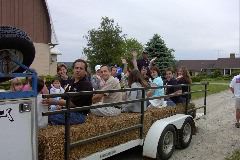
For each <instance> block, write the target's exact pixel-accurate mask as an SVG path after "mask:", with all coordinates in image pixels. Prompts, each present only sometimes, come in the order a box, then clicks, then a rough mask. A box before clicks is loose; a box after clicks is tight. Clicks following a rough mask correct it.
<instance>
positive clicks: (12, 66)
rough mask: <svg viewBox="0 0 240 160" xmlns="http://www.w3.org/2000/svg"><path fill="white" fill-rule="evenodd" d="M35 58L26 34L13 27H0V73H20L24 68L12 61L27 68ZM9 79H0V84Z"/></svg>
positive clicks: (31, 43) (31, 44)
mask: <svg viewBox="0 0 240 160" xmlns="http://www.w3.org/2000/svg"><path fill="white" fill-rule="evenodd" d="M34 57H35V48H34V45H33V42H32V41H31V40H30V38H29V37H28V36H27V34H26V33H25V32H24V31H22V30H20V29H18V28H15V27H10V26H0V72H1V73H14V72H15V73H22V72H24V71H25V69H24V68H22V67H20V66H19V65H18V64H16V63H15V62H13V61H17V62H18V63H20V64H23V65H25V66H27V67H29V66H30V65H31V64H32V62H33V60H34ZM8 79H10V78H1V79H0V82H3V81H6V80H8Z"/></svg>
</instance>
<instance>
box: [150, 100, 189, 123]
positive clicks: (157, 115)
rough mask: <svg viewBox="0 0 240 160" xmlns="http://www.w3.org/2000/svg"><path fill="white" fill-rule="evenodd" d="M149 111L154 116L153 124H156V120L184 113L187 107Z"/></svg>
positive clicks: (179, 106)
mask: <svg viewBox="0 0 240 160" xmlns="http://www.w3.org/2000/svg"><path fill="white" fill-rule="evenodd" d="M147 110H148V111H149V112H151V114H152V116H153V122H155V121H156V120H159V119H163V118H167V117H170V116H172V115H175V114H178V113H184V112H185V107H184V105H180V104H179V105H177V106H173V107H172V106H171V107H163V108H148V109H147Z"/></svg>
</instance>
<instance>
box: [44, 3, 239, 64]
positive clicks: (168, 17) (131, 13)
mask: <svg viewBox="0 0 240 160" xmlns="http://www.w3.org/2000/svg"><path fill="white" fill-rule="evenodd" d="M48 5H49V9H50V14H51V17H52V20H53V24H54V28H55V32H56V35H57V39H58V42H59V45H58V49H59V50H60V51H61V53H62V55H61V56H59V57H58V61H60V62H61V61H65V62H68V61H74V60H75V59H77V58H82V57H83V55H82V50H83V47H85V46H86V40H85V39H84V38H83V36H84V35H87V32H88V31H89V30H91V29H93V28H98V27H99V25H100V21H101V17H103V16H107V17H109V18H112V19H114V20H115V22H116V23H118V24H119V26H120V27H122V31H123V33H124V34H127V37H129V38H131V37H132V38H136V39H137V40H138V41H139V42H141V43H142V44H146V43H147V42H148V41H149V39H151V38H152V36H153V34H155V33H158V34H159V35H161V37H162V38H163V40H164V41H165V43H166V44H167V47H168V48H173V49H174V50H175V53H174V55H175V58H176V59H177V60H180V59H217V58H218V57H228V56H229V53H230V52H235V53H237V54H238V55H237V56H240V55H239V44H240V43H239V15H240V14H239V6H240V5H239V0H118V1H117V0H48Z"/></svg>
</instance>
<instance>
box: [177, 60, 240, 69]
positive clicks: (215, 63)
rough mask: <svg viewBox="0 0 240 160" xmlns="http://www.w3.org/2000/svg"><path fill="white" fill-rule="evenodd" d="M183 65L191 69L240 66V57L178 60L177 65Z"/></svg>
mask: <svg viewBox="0 0 240 160" xmlns="http://www.w3.org/2000/svg"><path fill="white" fill-rule="evenodd" d="M180 66H185V67H187V68H188V69H189V70H191V71H201V69H224V68H226V69H227V68H240V58H218V59H217V60H179V61H178V62H177V67H180Z"/></svg>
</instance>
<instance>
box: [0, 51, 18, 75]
mask: <svg viewBox="0 0 240 160" xmlns="http://www.w3.org/2000/svg"><path fill="white" fill-rule="evenodd" d="M13 60H14V61H17V62H18V63H22V62H23V54H22V52H20V51H18V50H15V49H2V50H0V72H1V73H12V72H14V71H15V70H17V69H18V68H19V65H18V64H16V63H15V62H14V61H13Z"/></svg>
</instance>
